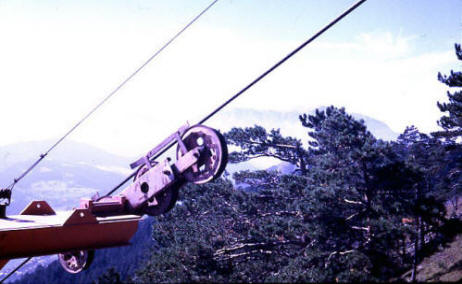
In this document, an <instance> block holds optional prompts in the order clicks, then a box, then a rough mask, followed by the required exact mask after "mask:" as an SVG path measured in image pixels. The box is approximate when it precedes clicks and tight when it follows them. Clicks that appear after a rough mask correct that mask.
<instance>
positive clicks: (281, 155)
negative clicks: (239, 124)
mask: <svg viewBox="0 0 462 284" xmlns="http://www.w3.org/2000/svg"><path fill="white" fill-rule="evenodd" d="M224 136H225V138H226V142H227V144H228V145H229V146H237V147H239V148H240V149H241V151H238V152H233V153H231V154H230V158H229V161H230V162H231V163H239V162H244V161H248V160H250V159H255V158H259V157H272V158H276V159H278V160H281V161H285V162H289V163H292V164H294V165H296V166H297V167H298V168H299V169H300V170H301V171H302V172H305V171H306V160H305V159H306V150H305V149H303V147H302V143H301V141H300V140H298V139H295V138H293V137H283V136H282V135H281V133H280V131H279V129H277V130H276V129H272V130H271V131H270V132H269V133H268V132H267V131H266V129H264V128H263V127H261V126H258V125H255V126H254V127H246V128H245V129H242V128H233V129H231V130H230V131H229V132H227V133H226V134H225V135H224Z"/></svg>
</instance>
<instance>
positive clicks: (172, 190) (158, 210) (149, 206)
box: [134, 164, 181, 216]
mask: <svg viewBox="0 0 462 284" xmlns="http://www.w3.org/2000/svg"><path fill="white" fill-rule="evenodd" d="M153 166H154V164H153ZM148 170H149V169H148V167H147V166H146V165H143V166H141V167H140V168H139V169H138V172H137V173H136V176H135V179H134V180H137V179H138V178H139V177H141V176H142V175H144V174H145V173H146V172H147V171H148ZM180 186H181V185H180V184H179V183H178V182H175V183H173V184H172V185H171V186H169V187H168V188H166V189H164V190H163V191H161V192H159V193H158V194H156V195H155V196H153V197H152V198H151V199H150V200H148V202H146V204H145V205H144V206H143V208H142V209H141V211H142V212H143V213H144V214H147V215H150V216H159V215H161V214H164V213H167V212H168V211H170V210H171V209H172V208H173V207H174V206H175V203H176V201H177V200H178V194H179V191H180Z"/></svg>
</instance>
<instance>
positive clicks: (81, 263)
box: [58, 250, 95, 274]
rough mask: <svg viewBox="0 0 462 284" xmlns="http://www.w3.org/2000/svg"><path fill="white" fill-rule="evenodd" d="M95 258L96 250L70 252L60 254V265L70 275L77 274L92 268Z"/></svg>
mask: <svg viewBox="0 0 462 284" xmlns="http://www.w3.org/2000/svg"><path fill="white" fill-rule="evenodd" d="M94 257H95V251H94V250H89V251H86V250H79V251H70V252H64V253H60V254H58V259H59V263H60V264H61V266H62V267H63V268H64V270H66V271H67V272H69V273H72V274H76V273H79V272H81V271H83V270H85V269H87V268H88V267H90V265H91V263H92V262H93V258H94Z"/></svg>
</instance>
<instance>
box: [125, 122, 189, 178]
mask: <svg viewBox="0 0 462 284" xmlns="http://www.w3.org/2000/svg"><path fill="white" fill-rule="evenodd" d="M188 129H189V123H186V124H185V125H183V126H181V127H180V128H179V129H178V130H177V131H176V132H174V133H173V134H171V135H170V136H169V137H167V138H165V139H164V141H162V142H161V143H160V144H159V145H157V146H156V147H154V148H153V149H152V150H151V151H149V152H148V153H147V154H146V155H145V156H143V157H141V158H139V159H138V160H137V161H136V162H133V163H131V164H130V168H131V169H135V168H137V167H139V166H141V165H146V166H147V167H148V168H151V167H152V166H151V163H150V159H151V158H152V157H153V156H155V155H156V154H157V153H159V152H160V151H161V150H162V149H164V148H165V147H167V146H168V145H169V144H170V143H171V142H173V141H175V140H176V142H178V145H180V149H181V151H182V152H183V154H184V153H186V152H187V151H186V147H185V145H184V143H183V141H182V140H181V136H183V134H184V133H185V132H186V130H188Z"/></svg>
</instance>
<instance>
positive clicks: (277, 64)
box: [100, 0, 367, 199]
mask: <svg viewBox="0 0 462 284" xmlns="http://www.w3.org/2000/svg"><path fill="white" fill-rule="evenodd" d="M366 1H367V0H360V1H358V2H356V3H355V4H354V5H353V6H351V7H350V8H348V9H347V10H345V11H344V12H343V13H342V14H340V15H339V16H337V17H336V18H335V19H334V20H332V21H331V22H330V23H328V24H327V25H326V26H324V27H323V28H322V29H320V30H319V31H318V32H316V33H315V34H314V35H313V36H311V37H310V38H309V39H308V40H306V41H305V42H303V43H302V44H301V45H299V46H298V47H297V48H295V49H294V50H293V51H292V52H290V53H289V54H287V55H286V56H285V57H284V58H282V59H281V60H279V61H278V62H277V63H276V64H274V65H273V66H272V67H271V68H269V69H268V70H266V71H265V72H264V73H263V74H261V75H260V76H258V77H257V78H256V79H255V80H253V81H252V82H251V83H250V84H248V85H247V86H245V87H244V88H243V89H242V90H240V91H239V92H237V93H236V94H235V95H233V96H232V97H231V98H229V99H228V100H227V101H226V102H224V103H223V104H221V105H220V106H219V107H217V108H216V109H215V110H213V111H212V112H211V113H210V114H208V115H207V116H205V117H204V118H203V119H201V120H200V121H199V122H198V124H202V123H204V122H206V121H207V120H209V119H210V118H211V117H213V116H214V115H215V114H217V113H218V112H219V111H221V110H222V109H223V108H224V107H226V106H227V105H228V104H230V103H231V102H232V101H234V100H235V99H237V98H238V97H239V96H241V95H242V94H244V93H245V92H246V91H247V90H248V89H250V88H251V87H252V86H253V85H255V84H256V83H258V82H259V81H260V80H262V79H263V78H265V77H266V76H267V75H268V74H270V73H271V72H273V71H274V70H275V69H277V68H278V67H279V66H281V65H282V64H283V63H284V62H286V61H287V60H288V59H289V58H291V57H292V56H294V55H295V54H296V53H298V52H299V51H300V50H302V49H303V48H304V47H306V46H307V45H308V44H310V43H311V42H312V41H314V40H315V39H317V38H318V37H319V36H320V35H322V34H323V33H324V32H326V31H327V30H328V29H330V28H331V27H332V26H334V25H335V24H337V23H338V22H339V21H340V20H342V19H343V18H344V17H345V16H347V15H348V14H350V13H351V12H353V11H354V10H355V9H356V8H358V7H359V6H361V5H362V4H363V3H364V2H366ZM175 144H176V142H172V143H171V144H170V145H169V146H167V147H166V148H164V149H163V150H162V151H160V152H159V153H158V154H156V155H155V156H154V157H152V158H151V160H155V159H156V158H158V157H159V156H161V155H162V154H164V153H165V152H166V151H168V150H169V149H170V148H171V147H172V146H173V145H175ZM136 172H137V171H134V172H133V173H132V174H131V175H129V176H128V177H127V178H125V179H124V180H123V181H122V182H120V183H119V184H118V185H117V186H116V187H114V188H113V189H112V190H111V191H109V192H108V193H106V195H104V196H102V197H101V198H103V197H106V196H109V195H111V194H112V193H114V192H115V191H116V190H117V189H119V188H120V187H122V186H123V185H124V184H125V183H126V182H127V181H129V180H130V179H132V178H133V177H134V176H135V175H136ZM101 198H100V199H101Z"/></svg>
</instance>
